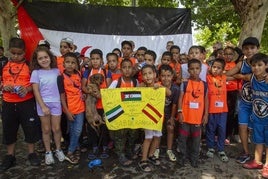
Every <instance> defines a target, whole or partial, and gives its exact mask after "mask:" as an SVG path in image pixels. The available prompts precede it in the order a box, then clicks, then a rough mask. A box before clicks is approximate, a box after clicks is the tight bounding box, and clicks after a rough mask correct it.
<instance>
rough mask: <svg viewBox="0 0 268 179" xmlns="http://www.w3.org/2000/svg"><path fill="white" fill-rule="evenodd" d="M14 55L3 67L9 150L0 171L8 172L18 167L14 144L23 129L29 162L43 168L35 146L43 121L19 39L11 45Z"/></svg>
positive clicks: (5, 134) (4, 122) (5, 133)
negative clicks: (37, 107) (16, 165)
mask: <svg viewBox="0 0 268 179" xmlns="http://www.w3.org/2000/svg"><path fill="white" fill-rule="evenodd" d="M9 52H10V54H11V56H10V59H9V61H8V63H7V64H6V65H5V66H4V67H3V74H2V76H3V113H2V125H3V127H2V129H3V144H5V145H6V146H7V155H6V156H5V157H4V159H3V161H2V164H1V165H0V170H1V171H5V170H7V169H9V168H10V167H12V166H14V165H15V162H16V158H15V144H16V140H17V133H18V129H19V126H20V125H21V127H22V129H23V132H24V137H25V142H26V143H27V144H28V153H29V155H28V159H29V161H30V163H31V165H33V166H37V165H40V160H39V159H38V157H37V155H36V153H34V143H35V142H37V141H38V140H39V139H40V135H39V134H40V132H39V129H40V128H39V125H40V121H39V118H38V116H37V113H36V107H35V100H34V95H33V92H32V85H31V83H30V74H31V73H30V69H29V66H28V64H27V62H26V59H25V58H24V55H25V42H24V41H23V40H22V39H20V38H16V37H15V38H11V39H10V41H9Z"/></svg>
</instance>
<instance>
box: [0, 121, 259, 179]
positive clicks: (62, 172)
mask: <svg viewBox="0 0 268 179" xmlns="http://www.w3.org/2000/svg"><path fill="white" fill-rule="evenodd" d="M1 127H2V124H1V121H0V128H1ZM0 138H1V139H0V141H2V129H0ZM18 138H19V140H18V142H17V145H16V148H17V149H16V159H17V162H16V163H17V164H16V166H14V167H12V168H10V169H9V170H7V171H5V172H2V173H0V178H1V179H10V178H16V179H25V178H27V179H32V178H38V179H46V178H51V179H52V178H53V179H54V178H58V179H61V178H62V179H67V178H81V179H84V178H85V179H86V178H94V179H98V178H103V179H112V178H122V179H130V178H134V179H141V178H151V179H154V178H155V179H156V178H161V179H162V178H178V179H188V178H189V179H190V178H191V179H193V178H195V179H199V178H200V179H225V178H226V179H227V178H228V179H229V178H230V179H253V178H254V179H258V178H262V177H261V171H260V170H246V169H243V168H242V166H241V165H240V164H238V163H236V162H235V157H236V156H237V155H238V154H239V153H240V151H241V144H238V143H236V144H231V145H230V146H227V147H226V153H227V155H228V156H229V158H230V160H229V162H228V163H222V162H221V161H220V160H219V158H218V157H217V156H215V157H214V158H213V159H208V158H206V157H205V152H206V151H205V146H203V147H202V149H203V150H202V152H201V157H200V164H199V168H196V169H195V168H192V167H191V166H190V164H189V163H186V166H185V167H179V165H178V164H177V163H176V162H175V163H174V162H170V161H168V159H167V157H166V155H165V148H161V155H160V160H161V166H159V167H154V168H153V171H152V172H150V173H144V172H142V171H141V170H140V169H139V168H138V166H137V163H138V160H137V161H135V162H134V164H132V165H131V166H129V167H121V166H120V165H118V163H117V158H116V156H115V154H113V153H112V152H111V157H110V158H108V159H104V160H102V162H103V167H99V168H94V170H93V171H90V170H89V168H88V163H89V160H88V159H87V153H83V154H82V156H81V161H80V164H79V165H75V166H73V165H71V164H69V163H68V162H67V161H65V162H63V163H59V162H56V164H54V165H53V166H46V165H45V163H44V160H42V164H41V166H38V167H33V166H30V163H29V161H28V160H27V150H26V145H25V144H24V142H23V138H22V135H21V133H19V135H18ZM250 147H251V151H253V145H250ZM5 153H6V149H5V146H3V145H2V144H0V162H2V158H3V156H4V155H5ZM39 157H40V158H41V159H44V154H39Z"/></svg>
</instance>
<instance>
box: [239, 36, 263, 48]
mask: <svg viewBox="0 0 268 179" xmlns="http://www.w3.org/2000/svg"><path fill="white" fill-rule="evenodd" d="M245 45H256V46H257V47H259V46H260V42H259V40H258V39H257V38H256V37H248V38H246V39H245V40H244V41H243V43H242V47H243V46H245Z"/></svg>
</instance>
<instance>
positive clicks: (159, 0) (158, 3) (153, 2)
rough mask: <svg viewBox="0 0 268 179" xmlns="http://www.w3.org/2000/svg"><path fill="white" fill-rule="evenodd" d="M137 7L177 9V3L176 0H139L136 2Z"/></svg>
mask: <svg viewBox="0 0 268 179" xmlns="http://www.w3.org/2000/svg"><path fill="white" fill-rule="evenodd" d="M138 6H140V7H166V8H172V7H173V8H175V7H178V1H176V0H166V1H163V0H148V1H144V0H140V1H138Z"/></svg>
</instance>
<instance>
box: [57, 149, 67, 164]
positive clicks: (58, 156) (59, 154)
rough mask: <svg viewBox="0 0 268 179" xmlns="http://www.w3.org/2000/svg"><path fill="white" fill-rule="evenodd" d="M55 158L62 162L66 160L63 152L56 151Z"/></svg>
mask: <svg viewBox="0 0 268 179" xmlns="http://www.w3.org/2000/svg"><path fill="white" fill-rule="evenodd" d="M55 156H56V157H57V158H58V160H59V161H60V162H63V161H64V160H65V155H64V153H63V152H62V150H56V153H55Z"/></svg>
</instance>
